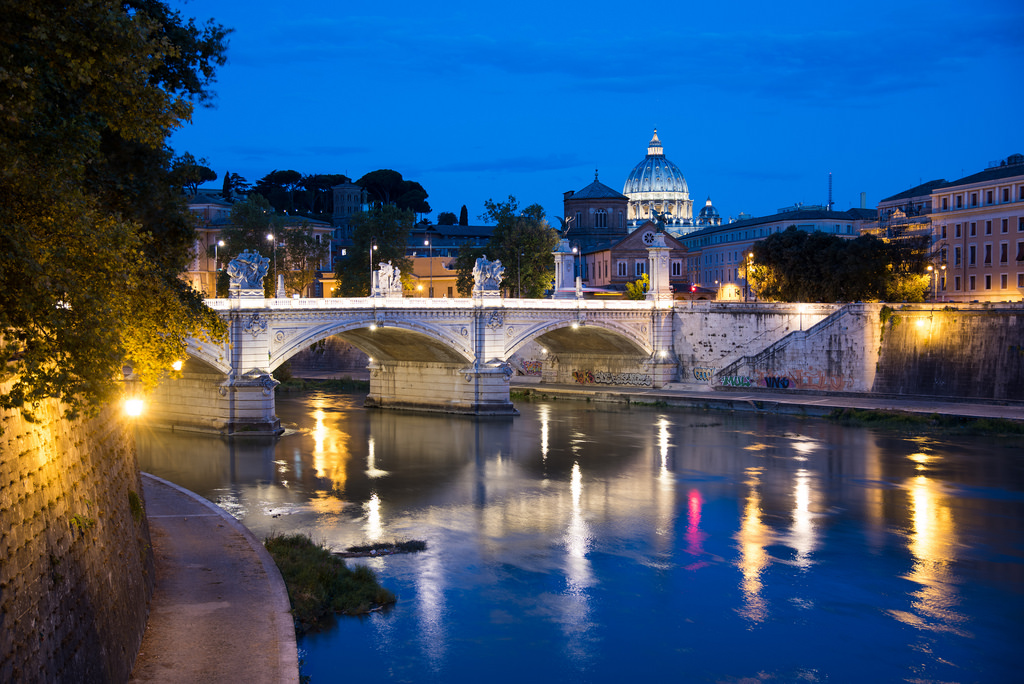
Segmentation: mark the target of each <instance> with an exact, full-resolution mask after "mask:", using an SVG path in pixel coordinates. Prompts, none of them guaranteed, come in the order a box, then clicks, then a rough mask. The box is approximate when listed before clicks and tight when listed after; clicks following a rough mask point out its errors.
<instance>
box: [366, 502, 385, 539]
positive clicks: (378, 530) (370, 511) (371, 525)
mask: <svg viewBox="0 0 1024 684" xmlns="http://www.w3.org/2000/svg"><path fill="white" fill-rule="evenodd" d="M363 509H364V510H365V511H366V525H365V526H364V529H365V530H366V536H367V537H368V538H369V539H370V541H374V542H375V541H379V540H380V538H381V537H382V536H383V534H384V526H383V524H382V523H381V515H380V497H379V496H377V492H374V493H373V494H371V495H370V500H369V501H367V502H366V503H365V504H363Z"/></svg>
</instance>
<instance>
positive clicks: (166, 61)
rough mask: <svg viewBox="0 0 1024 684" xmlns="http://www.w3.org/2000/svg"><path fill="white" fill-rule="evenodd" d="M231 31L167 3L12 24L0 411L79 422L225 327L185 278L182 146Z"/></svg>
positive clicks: (1, 94) (34, 9)
mask: <svg viewBox="0 0 1024 684" xmlns="http://www.w3.org/2000/svg"><path fill="white" fill-rule="evenodd" d="M227 33H228V32H227V31H226V30H225V29H223V28H222V27H220V26H218V25H216V24H213V23H212V22H208V23H207V24H206V25H205V26H203V27H202V28H200V27H197V26H196V24H195V21H194V20H191V19H190V20H187V21H185V20H183V19H182V18H181V16H180V14H179V13H178V12H176V11H172V10H170V9H169V8H168V7H167V5H165V4H164V3H162V2H159V1H158V0H127V1H124V2H114V1H112V0H98V1H97V2H92V3H64V4H59V5H54V4H53V3H50V2H45V1H44V0H23V1H22V2H19V3H6V4H5V7H4V11H3V12H0V64H2V65H3V70H2V72H3V77H2V78H0V102H2V103H3V105H2V107H3V116H2V117H0V362H2V363H3V364H4V366H5V368H6V370H7V372H8V373H10V374H11V375H10V377H12V378H13V384H12V385H11V386H10V387H9V389H8V391H7V392H6V393H5V394H3V395H2V397H0V406H2V407H4V408H19V409H21V410H22V411H23V412H24V413H25V414H26V415H28V416H31V415H32V413H33V411H34V409H35V407H36V406H37V405H38V403H39V402H41V401H43V400H45V399H51V398H55V399H59V400H61V401H63V403H64V407H65V410H66V412H67V414H68V415H75V414H77V413H79V412H81V411H86V412H91V411H93V410H95V409H96V408H97V407H98V406H99V405H100V404H102V403H104V402H107V401H109V400H111V399H113V398H114V397H116V396H117V395H118V394H119V393H121V391H122V383H121V381H120V379H121V378H122V377H123V376H122V373H121V368H122V366H123V365H124V364H125V363H126V362H127V363H129V364H130V365H131V366H132V367H133V368H134V370H135V372H136V373H137V374H138V376H139V377H140V378H141V379H142V380H143V382H144V383H146V384H147V385H152V384H154V383H156V382H157V381H158V380H159V378H160V377H161V376H162V375H163V374H164V373H165V372H166V370H167V369H169V368H170V366H171V363H172V361H174V360H177V359H181V358H183V357H184V355H185V353H186V338H188V337H192V336H195V337H202V336H204V334H209V335H210V336H212V337H215V338H218V339H219V338H220V336H221V335H223V333H224V326H223V324H222V323H221V322H220V320H219V319H218V318H217V317H216V316H215V315H214V314H213V312H211V311H210V310H209V309H206V308H205V307H204V306H203V305H202V301H201V299H200V297H199V295H198V293H196V292H194V291H192V290H191V289H190V288H189V287H188V286H187V284H186V283H184V281H182V280H181V279H180V278H179V274H180V272H181V269H182V268H183V266H184V265H185V264H186V263H187V262H188V261H189V259H190V258H191V253H190V251H191V247H192V245H193V243H194V240H195V224H194V221H193V219H192V217H191V215H190V214H189V212H188V209H187V207H186V206H185V204H184V202H183V200H182V198H181V196H180V189H179V186H177V185H176V182H175V179H174V178H173V173H172V171H173V169H172V159H171V157H172V154H171V151H170V149H169V148H168V147H167V145H166V140H167V137H168V135H169V134H170V132H171V131H172V130H173V129H174V128H176V127H177V126H179V125H180V124H181V123H182V122H184V121H186V120H188V119H189V117H190V116H191V112H192V108H193V106H194V104H195V103H202V102H204V101H205V100H207V99H208V97H209V95H210V93H209V91H208V87H209V86H210V84H211V83H212V82H213V75H214V72H215V70H216V67H217V66H220V65H222V64H223V63H224V49H225V45H226V40H225V39H226V36H227Z"/></svg>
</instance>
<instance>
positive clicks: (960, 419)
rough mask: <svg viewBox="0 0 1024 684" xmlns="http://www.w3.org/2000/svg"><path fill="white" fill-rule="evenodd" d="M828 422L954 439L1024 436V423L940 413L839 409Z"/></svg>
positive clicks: (830, 416)
mask: <svg viewBox="0 0 1024 684" xmlns="http://www.w3.org/2000/svg"><path fill="white" fill-rule="evenodd" d="M827 418H828V419H829V420H831V421H833V422H836V423H839V424H840V425H847V426H852V427H882V428H891V429H895V430H918V431H919V430H926V431H933V432H939V433H943V434H952V435H1024V421H1019V420H1007V419H1006V418H970V417H965V416H942V415H939V414H937V413H931V414H923V413H909V412H905V411H867V410H863V409H836V410H835V411H832V412H831V413H830V414H828V416H827Z"/></svg>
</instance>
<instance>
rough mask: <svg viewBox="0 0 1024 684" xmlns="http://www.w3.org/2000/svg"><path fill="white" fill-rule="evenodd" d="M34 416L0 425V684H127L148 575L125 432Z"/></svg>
mask: <svg viewBox="0 0 1024 684" xmlns="http://www.w3.org/2000/svg"><path fill="white" fill-rule="evenodd" d="M5 390H6V388H5V387H3V386H0V391H5ZM34 418H35V422H30V421H28V420H26V419H25V418H24V417H23V416H21V415H20V413H18V412H16V411H8V412H4V413H3V414H2V421H0V429H2V430H3V433H2V434H0V681H2V682H35V681H39V682H118V681H121V682H123V681H127V680H128V677H129V676H130V674H131V668H132V664H133V663H134V661H135V656H136V654H137V652H138V649H139V645H140V644H141V643H142V635H143V632H144V631H145V628H146V617H147V610H148V603H149V599H150V597H151V596H152V592H153V572H154V566H153V552H152V549H151V547H150V539H149V527H148V525H147V522H146V516H145V511H144V505H143V501H142V485H141V481H140V477H139V470H138V464H137V461H136V458H135V447H134V440H133V438H132V432H131V430H132V426H131V425H130V424H127V423H126V420H125V419H124V418H123V417H122V413H121V411H120V410H119V409H118V408H115V407H108V408H106V409H104V410H103V411H102V412H101V413H100V414H99V415H98V416H96V417H94V418H90V419H78V420H65V419H64V418H62V416H61V407H60V405H59V404H57V403H56V402H48V403H46V404H44V405H43V406H42V407H41V408H40V409H39V410H38V411H36V413H35V415H34Z"/></svg>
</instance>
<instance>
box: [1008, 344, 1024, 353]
mask: <svg viewBox="0 0 1024 684" xmlns="http://www.w3.org/2000/svg"><path fill="white" fill-rule="evenodd" d="M1010 353H1011V354H1013V353H1016V354H1017V356H1024V345H1020V344H1011V345H1010Z"/></svg>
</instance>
